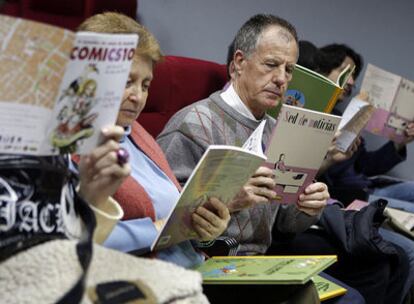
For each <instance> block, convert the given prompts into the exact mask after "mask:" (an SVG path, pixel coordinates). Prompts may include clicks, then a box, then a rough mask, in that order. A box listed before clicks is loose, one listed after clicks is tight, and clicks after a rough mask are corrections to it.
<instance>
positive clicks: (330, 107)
mask: <svg viewBox="0 0 414 304" xmlns="http://www.w3.org/2000/svg"><path fill="white" fill-rule="evenodd" d="M341 92H342V89H340V88H337V89H336V90H335V91H334V93H333V94H332V97H331V99H330V100H329V102H328V104H327V105H326V107H325V110H323V111H324V112H325V113H331V112H332V110H333V108H334V106H335V104H336V101H337V100H338V97H339V95H340V94H341Z"/></svg>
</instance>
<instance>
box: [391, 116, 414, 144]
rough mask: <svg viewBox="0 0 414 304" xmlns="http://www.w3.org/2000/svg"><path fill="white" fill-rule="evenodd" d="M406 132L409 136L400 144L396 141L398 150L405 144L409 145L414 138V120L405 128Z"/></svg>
mask: <svg viewBox="0 0 414 304" xmlns="http://www.w3.org/2000/svg"><path fill="white" fill-rule="evenodd" d="M404 133H405V136H407V138H406V139H405V140H404V141H403V142H402V143H400V144H397V143H394V145H395V149H397V151H399V150H401V149H402V148H404V147H405V145H408V144H409V143H411V142H412V141H413V140H414V122H411V123H409V124H408V125H407V127H406V128H405V130H404Z"/></svg>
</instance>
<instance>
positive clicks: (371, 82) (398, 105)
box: [361, 64, 414, 143]
mask: <svg viewBox="0 0 414 304" xmlns="http://www.w3.org/2000/svg"><path fill="white" fill-rule="evenodd" d="M361 91H364V92H367V93H368V94H369V102H370V103H371V104H372V105H373V106H375V107H376V110H375V112H374V113H373V115H372V117H371V119H370V120H369V122H368V124H367V126H366V130H367V131H369V132H371V133H374V134H377V135H380V136H383V137H386V138H389V139H391V140H393V141H395V142H397V143H400V142H402V141H404V139H405V137H406V135H405V133H404V130H405V128H406V127H407V125H408V124H409V123H410V122H413V121H414V82H413V81H410V80H408V79H405V78H403V77H401V76H398V75H396V74H393V73H390V72H387V71H385V70H383V69H380V68H378V67H376V66H374V65H372V64H368V66H367V70H366V71H365V75H364V79H363V80H362V86H361Z"/></svg>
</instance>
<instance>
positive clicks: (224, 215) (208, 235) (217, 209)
mask: <svg viewBox="0 0 414 304" xmlns="http://www.w3.org/2000/svg"><path fill="white" fill-rule="evenodd" d="M192 220H193V228H194V230H195V231H196V232H197V234H198V236H199V240H200V241H211V240H214V239H216V238H217V237H218V236H220V235H221V234H222V233H223V232H224V231H225V230H226V229H227V225H228V223H229V221H230V212H229V209H227V207H226V205H225V204H223V203H222V202H221V201H220V200H218V199H217V198H214V197H211V198H210V199H209V200H208V201H207V202H206V203H205V204H204V205H203V206H200V207H198V208H197V209H196V211H195V212H194V213H193V214H192Z"/></svg>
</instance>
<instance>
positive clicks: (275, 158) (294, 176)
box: [265, 105, 341, 204]
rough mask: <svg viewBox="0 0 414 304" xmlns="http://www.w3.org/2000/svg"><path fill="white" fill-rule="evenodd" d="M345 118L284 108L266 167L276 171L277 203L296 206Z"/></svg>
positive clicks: (270, 147) (269, 149)
mask: <svg viewBox="0 0 414 304" xmlns="http://www.w3.org/2000/svg"><path fill="white" fill-rule="evenodd" d="M340 121H341V117H339V116H335V115H331V114H326V113H321V112H316V111H311V110H308V109H303V108H298V107H294V106H288V105H283V106H282V108H281V111H280V113H279V118H278V120H277V123H276V126H275V128H274V129H273V133H272V136H271V139H270V142H269V143H268V145H267V149H266V152H265V155H266V157H267V161H266V163H265V165H266V166H267V167H269V168H272V169H274V173H275V181H276V193H277V195H278V198H277V201H278V202H279V203H282V204H286V203H295V202H297V200H298V197H299V195H300V194H301V193H303V192H304V190H305V188H306V187H307V186H308V185H309V184H311V183H312V182H313V180H314V178H315V176H316V174H317V173H318V171H319V168H320V166H321V164H322V161H323V160H324V158H325V156H326V153H327V151H328V148H329V147H330V146H331V144H332V140H333V137H334V135H335V132H336V130H337V129H338V126H339V123H340Z"/></svg>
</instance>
